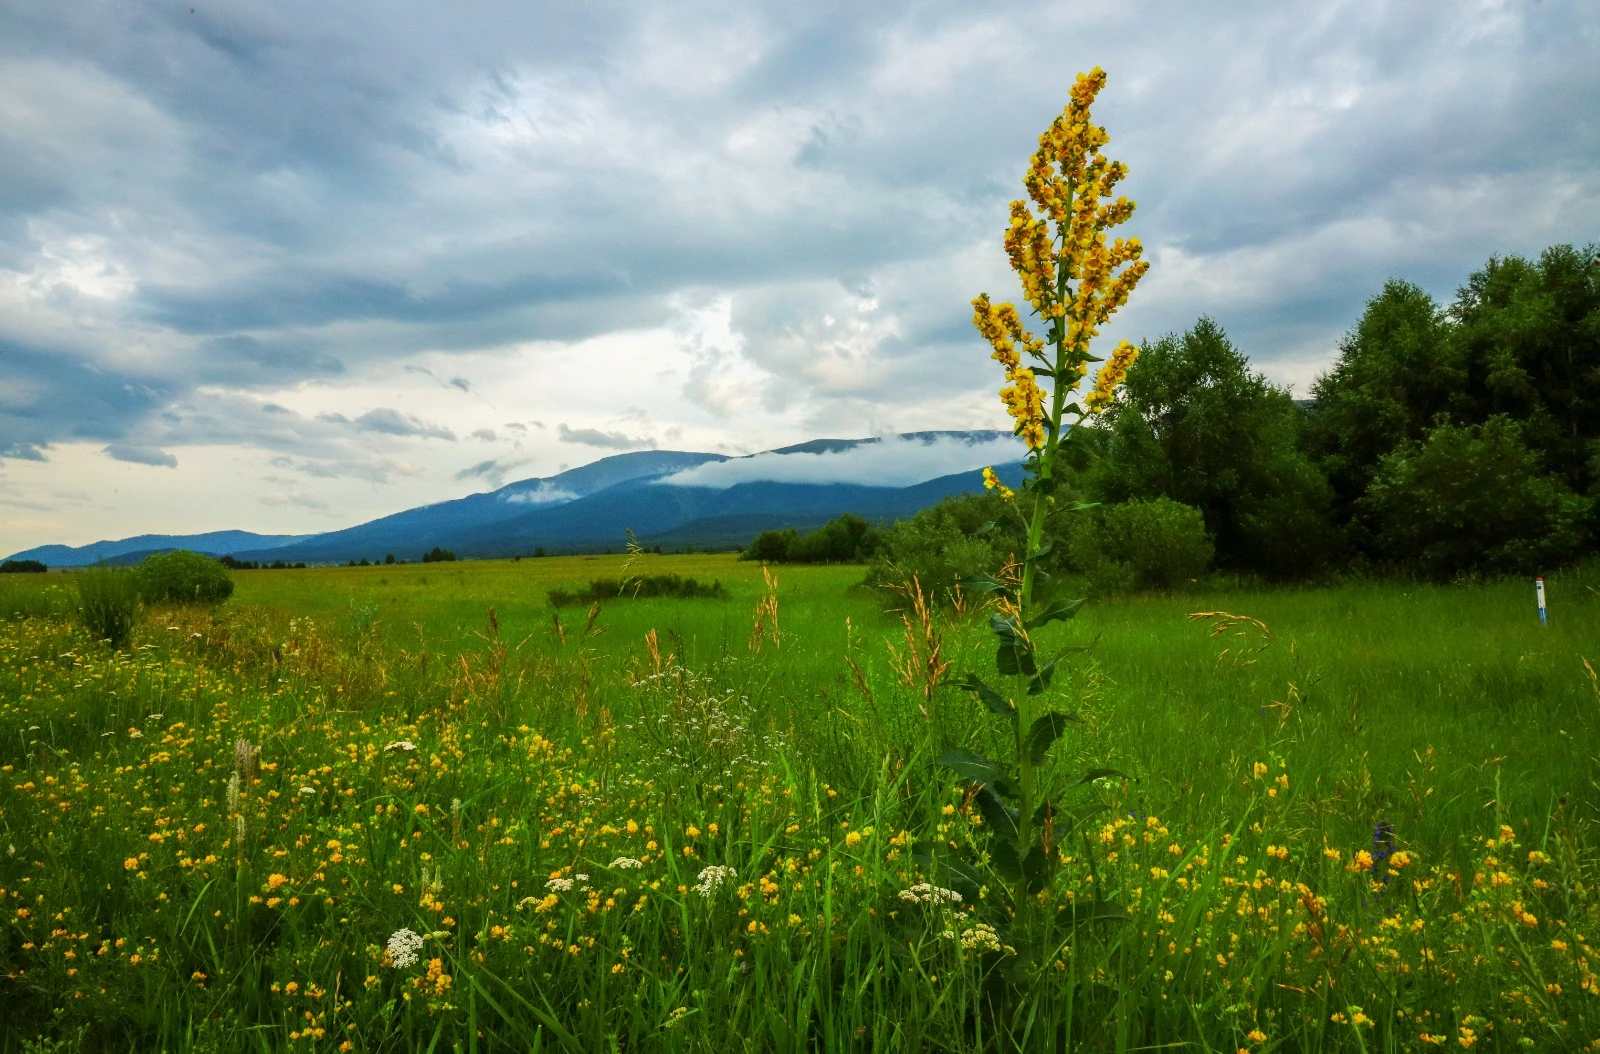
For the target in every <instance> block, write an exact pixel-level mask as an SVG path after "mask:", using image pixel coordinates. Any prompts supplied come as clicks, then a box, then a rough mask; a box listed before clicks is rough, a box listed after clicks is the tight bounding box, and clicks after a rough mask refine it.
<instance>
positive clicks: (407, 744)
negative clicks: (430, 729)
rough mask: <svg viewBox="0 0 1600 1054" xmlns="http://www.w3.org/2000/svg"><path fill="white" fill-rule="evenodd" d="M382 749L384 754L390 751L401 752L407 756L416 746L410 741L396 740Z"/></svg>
mask: <svg viewBox="0 0 1600 1054" xmlns="http://www.w3.org/2000/svg"><path fill="white" fill-rule="evenodd" d="M383 749H384V751H385V752H388V751H390V750H403V751H405V752H406V753H407V754H409V753H411V752H412V751H413V750H415V749H417V745H416V744H415V743H413V742H411V740H409V739H397V740H395V741H394V742H393V743H390V744H389V745H388V746H386V747H384V748H383Z"/></svg>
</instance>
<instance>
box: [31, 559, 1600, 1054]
mask: <svg viewBox="0 0 1600 1054" xmlns="http://www.w3.org/2000/svg"><path fill="white" fill-rule="evenodd" d="M647 564H648V566H638V565H636V566H635V568H634V570H636V571H641V572H645V573H666V572H672V573H677V574H682V575H685V576H693V577H696V578H698V579H700V580H702V581H708V580H712V579H716V580H720V581H721V582H722V583H723V584H724V585H725V586H726V587H727V588H728V589H729V591H730V593H731V597H730V598H729V599H727V600H713V599H705V600H690V601H668V600H645V599H641V600H629V599H619V600H617V601H615V602H613V603H610V604H606V605H604V606H603V607H602V609H601V610H600V611H599V612H598V613H597V614H596V615H595V617H594V620H593V622H592V623H591V622H590V621H589V620H588V619H587V618H586V613H585V612H584V611H583V609H581V608H580V609H573V608H564V609H561V611H560V615H559V620H557V619H555V617H554V616H555V612H554V611H553V610H552V609H551V608H550V606H549V605H548V604H547V603H546V594H547V592H548V591H549V590H551V589H553V588H558V587H571V586H575V585H582V584H583V583H585V582H587V581H588V580H590V579H593V578H601V577H618V576H619V574H620V572H621V570H622V565H623V558H622V557H595V558H552V559H540V560H531V559H530V560H523V561H520V562H516V563H511V562H493V561H483V562H476V561H475V562H463V563H453V564H428V565H416V564H412V565H396V566H386V567H370V568H324V569H311V570H300V571H292V570H291V571H257V572H240V573H236V574H235V581H236V582H237V585H238V589H237V592H236V594H235V596H234V598H233V599H232V600H230V601H229V602H228V603H227V604H225V605H223V606H222V607H221V608H220V609H217V610H216V611H209V612H208V611H203V610H182V609H174V610H159V611H151V612H147V614H146V618H145V620H144V622H143V624H142V625H141V627H140V629H139V630H138V632H137V633H136V636H135V639H134V641H133V643H132V645H131V646H130V647H129V648H128V649H125V650H123V651H121V652H113V651H111V650H110V649H108V648H106V647H105V645H103V644H97V643H96V642H94V641H92V640H90V639H88V637H87V635H86V634H85V633H84V632H83V631H82V630H81V629H80V628H77V627H76V626H74V625H73V624H72V619H71V616H70V604H69V603H68V599H69V598H68V597H67V594H66V592H65V591H63V592H61V593H59V594H50V593H49V592H48V591H49V590H50V589H52V588H54V589H61V588H62V587H63V583H64V582H65V578H64V576H59V575H54V574H52V575H49V576H37V577H36V576H11V577H15V578H17V579H19V580H20V579H27V581H19V582H16V583H6V584H4V586H3V590H4V591H5V592H6V595H3V596H0V614H3V613H4V612H6V611H12V612H16V611H28V612H32V613H33V615H32V617H25V618H24V617H16V616H13V617H11V618H10V619H8V620H7V621H4V622H0V777H3V778H0V844H3V845H4V847H5V848H3V849H0V853H3V854H4V855H0V918H3V919H4V920H5V925H4V928H3V929H0V1000H3V1004H0V1005H3V1006H4V1007H5V1013H4V1014H3V1015H0V1021H3V1022H4V1024H3V1026H0V1027H3V1030H4V1036H5V1039H4V1049H6V1050H20V1049H23V1045H24V1043H25V1042H32V1037H35V1036H42V1037H44V1038H43V1039H42V1040H40V1041H38V1043H36V1044H35V1045H34V1046H33V1047H31V1048H30V1049H63V1050H77V1049H86V1050H89V1049H93V1050H100V1049H131V1050H146V1049H172V1050H190V1049H192V1050H243V1049H261V1050H266V1049H282V1048H285V1047H299V1048H302V1049H307V1050H312V1049H339V1048H341V1046H343V1045H345V1044H348V1046H344V1049H359V1050H390V1049H393V1050H400V1049H408V1050H409V1049H437V1050H451V1049H461V1050H488V1049H519V1050H520V1049H571V1050H609V1049H616V1050H654V1049H663V1050H707V1051H720V1050H729V1049H752V1050H767V1049H778V1050H783V1049H861V1050H991V1049H992V1050H1012V1049H1023V1050H1049V1049H1077V1048H1081V1049H1088V1050H1135V1049H1189V1050H1221V1051H1228V1052H1230V1054H1231V1052H1234V1051H1238V1050H1241V1049H1243V1050H1247V1051H1251V1052H1254V1051H1258V1050H1271V1051H1277V1050H1293V1051H1313V1050H1319V1051H1320V1050H1328V1051H1332V1050H1352V1051H1354V1050H1414V1049H1442V1048H1444V1047H1448V1048H1450V1049H1457V1050H1459V1049H1479V1050H1511V1049H1517V1050H1521V1049H1538V1050H1552V1051H1567V1050H1578V1049H1585V1048H1587V1047H1589V1046H1590V1045H1591V1044H1596V1043H1600V983H1597V981H1596V978H1595V970H1596V964H1595V952H1594V951H1593V950H1591V948H1590V947H1589V943H1590V942H1591V940H1592V939H1593V938H1594V937H1595V936H1596V934H1595V931H1596V930H1600V899H1597V897H1596V895H1595V887H1594V883H1595V881H1596V873H1595V865H1596V859H1595V846H1596V838H1595V829H1594V823H1595V820H1596V818H1597V813H1596V809H1597V806H1600V783H1597V780H1600V775H1597V773H1600V688H1597V687H1596V684H1595V682H1594V681H1593V679H1592V677H1591V675H1590V673H1589V672H1588V670H1587V669H1586V668H1585V665H1584V660H1585V659H1586V658H1587V659H1589V660H1590V661H1592V662H1600V630H1597V627H1600V594H1597V593H1596V592H1595V591H1594V588H1593V587H1596V586H1600V576H1596V575H1595V574H1594V573H1593V572H1592V571H1591V572H1589V573H1588V574H1587V575H1586V574H1584V573H1572V574H1568V575H1565V576H1556V577H1553V578H1552V579H1551V581H1550V604H1551V621H1550V625H1549V626H1548V627H1541V626H1540V625H1539V624H1538V621H1537V618H1536V617H1535V613H1534V610H1533V603H1532V592H1533V591H1532V588H1531V584H1526V583H1492V584H1485V585H1479V586H1453V587H1431V586H1411V585H1401V584H1395V583H1377V584H1367V583H1357V584H1348V585H1342V586H1337V587H1329V588H1320V589H1305V590H1252V589H1245V588H1234V589H1226V590H1222V589H1204V590H1199V591H1197V592H1195V593H1192V594H1189V595H1184V596H1179V597H1140V598H1132V599H1127V600H1119V601H1110V602H1104V603H1094V604H1091V605H1089V606H1087V607H1086V608H1085V609H1084V610H1083V612H1082V613H1081V614H1080V615H1079V617H1078V618H1077V619H1076V620H1074V621H1072V622H1069V623H1065V624H1062V625H1058V626H1056V627H1052V630H1053V639H1055V640H1058V641H1060V642H1063V643H1065V642H1070V641H1076V642H1081V643H1086V644H1087V643H1091V642H1092V643H1093V648H1092V649H1091V650H1090V651H1089V652H1088V653H1087V654H1086V656H1085V657H1084V658H1083V659H1082V660H1081V661H1079V662H1078V664H1077V665H1076V666H1075V667H1074V669H1073V673H1072V675H1071V676H1070V677H1068V678H1065V679H1062V680H1059V681H1058V683H1057V688H1056V690H1055V694H1056V699H1055V705H1057V706H1058V707H1060V708H1062V709H1066V710H1070V711H1073V712H1075V713H1077V714H1079V715H1080V716H1081V717H1082V718H1083V722H1082V723H1081V724H1076V725H1073V726H1072V729H1071V731H1070V732H1069V734H1068V737H1067V739H1066V740H1065V741H1064V742H1063V744H1062V745H1058V747H1057V748H1056V750H1055V752H1054V754H1053V755H1052V758H1053V760H1052V766H1053V769H1052V772H1053V774H1054V776H1053V778H1054V780H1055V782H1056V784H1057V785H1058V786H1059V787H1062V788H1065V787H1066V786H1067V785H1068V784H1069V783H1070V781H1071V778H1072V777H1073V776H1074V775H1075V774H1076V773H1078V772H1081V771H1083V770H1084V769H1086V768H1089V767H1094V766H1100V765H1107V766H1109V767H1113V768H1116V769H1120V770H1123V771H1125V772H1127V773H1129V774H1131V775H1132V776H1135V777H1137V779H1136V780H1101V781H1099V782H1097V783H1094V784H1092V785H1090V786H1088V787H1083V788H1079V789H1077V790H1076V791H1073V792H1070V794H1069V796H1070V795H1071V794H1075V795H1076V799H1075V800H1079V801H1083V802H1085V803H1094V804H1098V805H1101V806H1104V811H1103V812H1101V813H1100V814H1099V815H1096V816H1095V817H1093V819H1092V820H1089V821H1086V822H1085V824H1084V825H1083V826H1082V827H1080V828H1079V829H1077V830H1075V831H1072V832H1071V833H1070V834H1068V833H1067V832H1065V831H1063V832H1062V837H1061V840H1060V843H1059V847H1058V864H1059V871H1058V873H1057V875H1056V879H1055V882H1054V885H1053V887H1052V890H1051V891H1050V892H1049V894H1048V895H1047V896H1046V898H1045V899H1046V901H1047V903H1048V904H1050V905H1051V906H1053V908H1054V911H1053V912H1046V913H1045V915H1044V917H1046V918H1048V919H1050V920H1052V921H1051V922H1050V927H1051V928H1050V932H1049V933H1048V934H1047V935H1046V939H1045V940H1043V941H1042V942H1041V941H1040V940H1039V939H1038V937H1037V935H1035V938H1034V941H1033V943H1032V944H1028V945H1024V946H1023V948H1022V950H1021V951H1017V950H1015V945H1016V944H1020V943H1022V942H1021V938H1020V937H1017V938H1016V939H1015V940H1013V935H1012V934H1010V933H1009V932H1008V931H1007V928H1006V920H1007V914H1008V913H1007V909H1006V906H1005V904H1004V902H1003V895H1002V893H1001V892H999V891H1001V890H1003V888H1004V885H1003V883H1000V882H995V883H994V884H993V886H992V888H988V887H985V888H970V887H969V888H966V890H965V892H964V893H963V895H962V898H961V899H960V900H959V901H957V900H953V899H950V898H949V897H948V896H946V895H945V894H944V893H941V892H940V890H941V889H942V888H944V887H947V886H948V887H950V888H951V889H952V891H953V892H961V889H958V888H956V887H957V886H959V885H960V884H959V883H956V882H954V881H953V880H952V879H951V878H949V877H947V872H946V869H944V868H941V867H939V866H937V865H936V864H934V863H930V862H926V860H925V858H924V857H923V856H922V855H921V853H919V850H926V849H928V848H930V847H937V846H944V847H947V848H952V849H953V851H958V852H960V853H961V854H963V855H964V857H965V858H966V859H968V860H970V861H971V862H972V863H974V864H975V865H976V866H977V867H978V869H979V871H980V872H983V871H984V868H985V856H984V851H985V847H986V846H987V844H988V843H987V840H986V838H985V837H984V831H983V830H982V825H981V823H980V821H979V818H978V816H977V812H976V810H975V809H972V808H971V807H970V801H969V799H968V798H967V796H966V794H965V791H964V788H963V786H962V785H961V784H960V782H959V781H958V780H957V779H955V778H954V777H953V776H952V775H951V774H950V773H948V772H947V771H944V770H942V769H938V768H936V767H935V766H934V765H933V763H932V759H933V758H934V757H935V756H936V755H937V754H938V753H939V752H940V751H941V750H943V749H945V748H948V747H951V746H967V747H969V748H972V749H977V750H980V751H987V750H989V749H991V748H992V747H994V745H995V744H994V743H992V742H991V741H990V739H989V737H990V735H991V733H990V732H989V731H988V729H989V728H990V725H989V723H988V722H987V721H984V720H981V719H980V708H979V707H978V705H977V704H976V703H974V702H973V701H972V700H971V699H970V698H968V697H967V696H966V695H965V694H964V693H960V692H957V691H953V690H950V689H948V688H936V687H930V681H933V682H937V681H938V680H939V679H940V678H941V677H942V678H944V679H949V678H951V677H953V676H954V675H955V674H957V673H959V672H962V671H965V670H969V669H970V670H979V671H983V670H988V669H990V668H992V655H991V651H992V644H991V640H992V638H991V637H990V635H989V633H988V630H987V628H986V627H985V625H984V623H983V620H982V618H981V617H980V615H981V613H980V612H977V611H973V610H967V611H965V612H944V613H938V614H936V615H935V617H934V618H933V619H932V620H931V621H929V622H927V623H923V622H919V621H918V620H916V619H911V620H910V621H906V620H903V619H902V618H901V616H900V615H899V614H898V613H894V612H890V611H887V610H886V609H887V608H888V607H889V606H890V604H889V600H890V599H891V598H888V597H886V595H885V594H882V593H873V592H868V591H866V590H863V589H861V588H860V587H858V586H856V585H855V583H857V582H859V580H860V578H861V569H860V568H851V567H815V568H799V567H794V568H791V567H785V568H778V569H776V573H777V588H776V594H775V595H776V598H777V599H776V606H775V613H776V618H775V619H774V618H773V617H772V616H773V614H774V607H773V601H772V600H771V599H770V598H769V587H768V583H767V581H766V580H765V579H764V578H763V572H762V569H761V568H760V567H759V566H757V565H753V564H749V563H739V562H736V561H734V560H732V559H731V558H729V557H723V556H687V557H651V558H648V561H647ZM40 579H43V581H40ZM19 591H20V592H19ZM491 609H492V610H493V615H492V616H491V614H490V611H491ZM758 609H759V610H760V611H762V612H764V614H760V615H758ZM1197 612H1213V613H1214V612H1228V613H1231V614H1232V615H1236V616H1249V617H1250V618H1252V619H1255V620H1259V621H1258V622H1250V621H1241V620H1237V619H1228V620H1224V622H1223V624H1224V625H1226V627H1227V628H1226V629H1225V630H1224V631H1223V632H1220V633H1217V634H1215V635H1213V633H1212V632H1211V630H1212V628H1213V627H1214V626H1216V625H1217V624H1218V619H1217V618H1201V619H1196V618H1192V617H1190V616H1191V615H1192V614H1193V613H1197ZM758 622H759V624H760V626H761V629H760V632H759V633H756V632H753V630H754V627H755V626H756V625H757V623H758ZM774 624H775V627H776V633H774ZM935 645H936V647H937V651H936V652H935V651H934V646H935ZM941 663H947V664H948V668H947V669H945V670H944V671H943V672H942V673H941V672H940V664H941ZM230 783H231V787H230ZM1361 854H1366V855H1365V856H1362V855H1361ZM721 868H727V869H729V871H728V872H727V873H726V874H724V872H722V871H721V870H717V869H721ZM929 868H932V870H929ZM924 881H931V882H933V883H934V888H933V889H932V890H928V889H923V890H921V891H920V896H919V893H918V891H916V890H915V889H914V887H915V886H916V884H917V883H919V882H924ZM1113 914H1115V915H1116V916H1117V918H1114V919H1113V918H1110V916H1111V915H1113ZM985 927H990V928H988V929H986V928H985ZM401 929H406V930H408V931H410V932H411V933H414V934H417V935H419V938H420V945H421V946H420V950H419V951H418V952H417V953H416V961H415V962H414V963H408V962H407V959H408V958H410V957H411V955H410V951H409V949H408V948H407V947H406V939H405V938H402V940H401V942H400V943H399V944H397V945H393V946H391V945H390V938H391V935H392V934H395V933H396V932H397V931H399V930H401ZM40 1044H43V1045H40ZM50 1044H55V1046H51V1045H50ZM1596 1049H1600V1047H1597V1048H1596Z"/></svg>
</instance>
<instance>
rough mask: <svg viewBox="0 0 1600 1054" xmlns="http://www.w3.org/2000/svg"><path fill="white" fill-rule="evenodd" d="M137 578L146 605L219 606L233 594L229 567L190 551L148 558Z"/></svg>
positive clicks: (159, 554) (179, 550) (140, 567)
mask: <svg viewBox="0 0 1600 1054" xmlns="http://www.w3.org/2000/svg"><path fill="white" fill-rule="evenodd" d="M138 579H139V594H140V596H141V597H143V599H144V601H145V603H147V604H216V603H220V602H221V601H224V600H226V599H228V598H229V597H230V596H232V595H233V579H231V578H229V577H228V570H227V568H225V567H223V566H222V565H221V564H220V563H218V562H217V561H216V560H213V559H211V557H209V556H205V555H203V554H201V553H191V552H189V551H188V550H187V549H178V550H175V551H173V552H170V553H156V554H155V555H154V556H149V557H146V558H145V561H144V563H142V564H140V565H139V571H138Z"/></svg>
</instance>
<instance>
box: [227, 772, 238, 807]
mask: <svg viewBox="0 0 1600 1054" xmlns="http://www.w3.org/2000/svg"><path fill="white" fill-rule="evenodd" d="M228 811H229V812H230V813H233V812H238V811H239V774H238V773H237V772H235V773H234V774H233V775H232V776H229V777H228Z"/></svg>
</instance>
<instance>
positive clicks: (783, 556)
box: [739, 529, 800, 564]
mask: <svg viewBox="0 0 1600 1054" xmlns="http://www.w3.org/2000/svg"><path fill="white" fill-rule="evenodd" d="M799 536H800V534H799V532H798V531H795V530H792V529H791V530H787V531H762V532H761V533H760V534H758V535H756V537H755V541H753V542H751V543H750V547H749V548H748V549H746V550H745V551H744V552H742V553H740V554H739V559H741V560H760V561H761V562H762V563H764V564H781V563H784V562H785V561H787V560H788V559H789V546H791V545H793V544H794V540H795V539H796V538H798V537H799Z"/></svg>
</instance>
